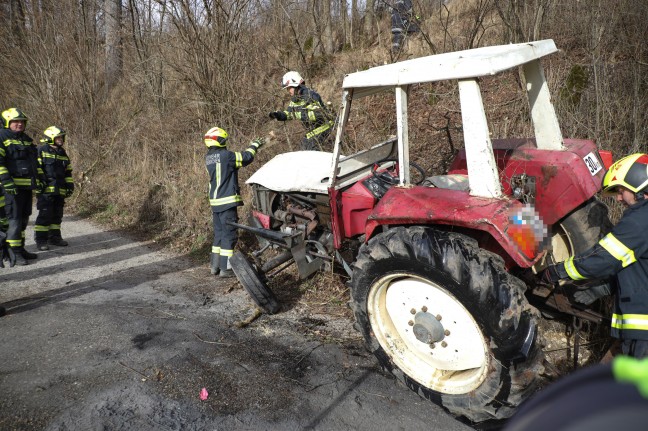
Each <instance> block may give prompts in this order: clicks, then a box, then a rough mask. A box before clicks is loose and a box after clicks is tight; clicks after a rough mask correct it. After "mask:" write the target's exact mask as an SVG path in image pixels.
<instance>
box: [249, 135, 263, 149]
mask: <svg viewBox="0 0 648 431" xmlns="http://www.w3.org/2000/svg"><path fill="white" fill-rule="evenodd" d="M250 144H251V145H252V146H253V147H256V149H257V150H258V149H259V148H261V147H262V146H264V145H265V139H264V138H255V139H254V140H253V141H252V142H250Z"/></svg>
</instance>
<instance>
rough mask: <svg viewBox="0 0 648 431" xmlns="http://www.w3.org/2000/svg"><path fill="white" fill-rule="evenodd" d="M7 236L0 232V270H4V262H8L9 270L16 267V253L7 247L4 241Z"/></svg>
mask: <svg viewBox="0 0 648 431" xmlns="http://www.w3.org/2000/svg"><path fill="white" fill-rule="evenodd" d="M5 238H7V235H6V234H5V233H4V232H0V268H4V267H5V266H4V261H5V260H8V261H9V266H10V267H11V268H13V267H14V265H16V253H14V251H13V250H12V249H11V247H9V244H7V242H6V241H5Z"/></svg>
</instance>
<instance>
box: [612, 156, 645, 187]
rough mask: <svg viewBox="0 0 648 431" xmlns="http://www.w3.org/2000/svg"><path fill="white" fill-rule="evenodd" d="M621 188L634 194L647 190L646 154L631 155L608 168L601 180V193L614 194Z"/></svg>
mask: <svg viewBox="0 0 648 431" xmlns="http://www.w3.org/2000/svg"><path fill="white" fill-rule="evenodd" d="M618 186H623V187H625V188H627V189H628V190H630V191H632V192H633V193H635V194H638V193H643V192H646V190H645V189H646V188H648V154H643V153H637V154H631V155H629V156H626V157H624V158H622V159H621V160H619V161H617V162H616V163H614V164H613V165H612V166H610V169H608V171H607V173H606V174H605V177H604V178H603V193H605V194H608V195H610V194H614V193H615V192H616V188H617V187H618Z"/></svg>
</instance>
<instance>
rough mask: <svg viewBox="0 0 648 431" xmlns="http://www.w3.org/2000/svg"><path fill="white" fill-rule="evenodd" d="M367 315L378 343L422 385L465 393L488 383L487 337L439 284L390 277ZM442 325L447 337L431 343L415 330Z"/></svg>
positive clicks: (377, 289)
mask: <svg viewBox="0 0 648 431" xmlns="http://www.w3.org/2000/svg"><path fill="white" fill-rule="evenodd" d="M367 311H368V314H369V321H370V324H371V329H372V330H373V333H374V336H375V337H376V339H377V340H378V343H380V345H381V347H382V348H383V349H384V350H385V352H386V353H387V355H389V357H390V358H391V360H392V361H393V362H394V364H395V365H396V366H397V367H398V368H400V369H401V371H403V372H404V373H405V374H407V375H408V376H409V377H411V378H412V379H414V380H415V381H417V382H418V383H420V384H421V385H423V386H425V387H427V388H429V389H432V390H434V391H437V392H441V393H446V394H463V393H466V392H470V391H472V390H474V389H475V388H477V387H478V386H479V385H480V384H481V383H482V382H483V381H484V379H485V377H486V373H487V370H488V363H489V360H488V359H489V356H488V348H487V345H486V341H485V339H484V336H483V335H482V332H481V330H480V329H479V326H478V325H477V322H476V321H475V319H474V318H473V317H472V315H471V314H470V313H469V312H468V310H467V309H466V308H465V307H464V306H463V305H462V304H461V303H460V302H459V301H458V300H457V299H456V298H455V297H454V295H452V294H451V293H449V292H448V291H447V290H446V289H444V288H443V287H441V286H439V285H438V284H435V283H433V282H431V281H429V280H427V279H425V278H422V277H417V276H415V275H412V274H403V273H401V274H390V275H388V276H385V277H383V278H381V279H380V280H378V281H377V282H376V283H375V284H374V285H373V286H372V288H371V291H370V292H369V297H368V299H367ZM439 319H440V320H439ZM420 323H424V324H425V325H423V326H422V325H421V324H420ZM439 324H440V327H441V328H442V332H441V333H442V334H443V335H441V337H438V336H435V337H432V339H433V342H431V343H428V342H427V341H429V339H426V341H425V342H424V341H421V340H420V337H419V338H417V336H416V335H415V331H414V329H415V328H414V326H413V325H416V326H417V327H418V328H419V331H420V328H422V327H426V328H427V327H430V325H431V327H432V328H433V329H436V328H438V327H439ZM424 333H425V334H427V333H428V332H426V331H424ZM430 333H434V334H436V335H438V332H430ZM439 338H440V339H439ZM432 346H433V347H432Z"/></svg>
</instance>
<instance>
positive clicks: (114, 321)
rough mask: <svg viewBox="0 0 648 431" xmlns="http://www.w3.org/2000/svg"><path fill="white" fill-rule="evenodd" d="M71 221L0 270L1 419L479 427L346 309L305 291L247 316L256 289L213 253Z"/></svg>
mask: <svg viewBox="0 0 648 431" xmlns="http://www.w3.org/2000/svg"><path fill="white" fill-rule="evenodd" d="M32 220H33V216H32ZM62 226H63V235H64V237H65V238H67V239H68V241H69V242H70V246H68V247H53V248H52V250H50V251H44V252H39V253H38V255H39V257H38V259H37V260H35V261H33V262H32V263H31V264H30V265H28V266H21V267H14V268H5V269H0V304H1V305H3V306H4V307H6V308H7V309H8V314H7V315H6V316H4V317H2V318H0V429H3V430H10V429H25V430H41V429H46V430H94V429H103V430H309V429H313V430H338V431H339V430H371V431H375V430H426V431H429V430H443V431H455V430H467V429H470V428H469V427H467V426H466V425H464V424H462V423H460V422H458V421H457V420H455V419H454V418H452V417H451V416H449V415H448V414H446V413H445V412H444V411H443V410H442V409H441V408H439V407H437V406H435V405H433V404H431V403H430V402H429V401H426V400H424V399H421V398H420V397H419V396H418V395H416V394H414V393H413V392H411V391H409V390H408V389H407V388H405V387H404V386H402V385H401V384H399V383H398V382H397V381H395V380H394V379H393V378H391V377H390V376H388V375H385V374H383V373H382V371H381V370H380V369H379V368H378V367H377V365H376V361H375V360H374V358H373V356H372V355H370V354H369V353H368V352H367V351H366V350H365V349H364V347H363V343H362V340H361V339H360V337H359V335H358V334H357V333H356V332H355V331H354V330H353V329H352V328H351V325H352V322H350V321H347V320H345V319H340V318H335V319H331V318H330V317H328V316H318V315H316V314H313V313H312V312H311V311H309V310H308V309H307V307H303V306H300V305H299V304H298V303H297V304H296V305H294V306H291V307H286V309H284V310H283V311H282V312H280V313H278V314H276V315H273V316H267V315H263V316H261V317H259V318H257V319H256V320H253V321H251V322H249V324H242V322H246V319H249V318H250V316H252V315H253V313H254V310H255V308H254V306H253V304H252V302H251V300H250V299H249V298H248V297H247V294H246V293H245V292H244V290H243V289H242V288H241V287H240V286H239V285H238V283H237V282H236V281H235V280H219V279H217V278H214V277H213V276H211V275H210V274H209V270H208V265H207V262H204V263H195V262H192V260H191V259H189V258H187V257H185V256H175V255H170V254H166V253H162V252H159V251H157V247H155V245H154V244H147V243H142V242H137V241H133V240H131V239H129V238H128V237H126V236H125V235H123V234H121V233H120V232H115V231H104V230H102V229H101V228H100V227H97V226H95V225H93V224H92V223H89V222H87V221H84V220H80V219H77V218H75V217H66V218H65V219H64V221H63V225H62ZM27 238H28V241H27V248H28V249H29V250H32V251H33V250H34V246H33V240H31V238H32V233H31V231H30V230H28V236H27ZM246 323H247V322H246ZM202 388H205V389H206V390H207V392H208V397H207V399H205V400H201V399H200V397H199V394H200V391H201V389H202Z"/></svg>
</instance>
